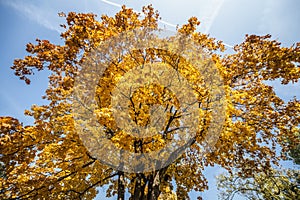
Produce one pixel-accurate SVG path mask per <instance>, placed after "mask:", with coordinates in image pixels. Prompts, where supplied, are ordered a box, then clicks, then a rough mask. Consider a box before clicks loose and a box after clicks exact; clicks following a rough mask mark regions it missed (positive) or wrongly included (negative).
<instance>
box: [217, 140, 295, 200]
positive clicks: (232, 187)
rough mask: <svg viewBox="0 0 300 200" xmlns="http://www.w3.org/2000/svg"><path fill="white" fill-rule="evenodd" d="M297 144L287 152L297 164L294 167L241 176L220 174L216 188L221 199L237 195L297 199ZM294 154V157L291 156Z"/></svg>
mask: <svg viewBox="0 0 300 200" xmlns="http://www.w3.org/2000/svg"><path fill="white" fill-rule="evenodd" d="M294 152H299V145H298V146H297V147H296V148H294V149H292V150H291V151H290V152H289V155H290V156H291V157H292V159H293V161H294V162H295V164H297V166H295V168H294V169H285V168H274V169H271V170H268V171H267V172H262V173H258V174H254V175H253V176H250V177H243V176H240V175H239V174H237V173H235V174H225V173H224V174H221V175H220V176H219V177H218V188H219V190H220V191H221V193H220V196H221V198H222V199H234V197H236V196H237V195H240V196H244V197H246V198H248V199H270V200H275V199H290V200H292V199H297V198H299V194H300V173H299V172H300V171H299V170H298V169H297V168H298V167H299V166H298V165H299V162H298V161H299V154H298V155H297V154H296V153H294ZM293 156H295V157H293Z"/></svg>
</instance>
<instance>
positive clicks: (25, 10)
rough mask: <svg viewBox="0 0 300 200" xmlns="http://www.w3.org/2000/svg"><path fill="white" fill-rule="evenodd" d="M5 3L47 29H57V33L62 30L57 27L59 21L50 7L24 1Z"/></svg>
mask: <svg viewBox="0 0 300 200" xmlns="http://www.w3.org/2000/svg"><path fill="white" fill-rule="evenodd" d="M5 4H6V5H8V6H10V7H12V8H14V9H15V10H16V11H18V12H20V13H22V14H24V15H25V16H26V17H27V18H29V19H30V20H33V21H35V22H37V23H38V24H39V25H41V26H43V27H45V28H47V29H50V30H54V31H57V32H58V33H61V31H62V29H61V28H60V27H59V24H60V22H59V18H58V16H57V14H56V15H55V16H56V18H55V17H54V15H53V12H51V11H52V10H51V9H50V10H49V9H48V10H47V9H41V8H40V7H38V6H36V5H34V4H31V3H25V2H24V1H13V0H11V1H6V2H5Z"/></svg>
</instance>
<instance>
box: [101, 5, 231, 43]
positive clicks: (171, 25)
mask: <svg viewBox="0 0 300 200" xmlns="http://www.w3.org/2000/svg"><path fill="white" fill-rule="evenodd" d="M100 1H102V2H104V3H107V4H109V5H112V6H115V7H118V8H121V7H122V5H121V4H118V3H114V2H112V1H108V0H100ZM223 3H224V0H222V2H221V3H219V4H218V5H217V8H216V9H215V11H214V12H213V14H212V17H211V19H210V22H209V23H208V26H207V28H206V30H205V33H207V32H208V31H209V29H210V27H211V25H212V23H213V21H214V20H215V18H216V16H217V15H218V13H219V10H220V8H221V7H222V5H223ZM134 11H135V12H138V13H139V11H136V10H134ZM142 14H143V13H142ZM158 21H159V22H160V23H162V24H165V25H167V26H170V27H173V28H176V27H177V25H175V24H172V23H169V22H166V21H164V20H158ZM223 44H224V45H225V46H227V47H229V48H233V46H232V45H229V44H226V43H223Z"/></svg>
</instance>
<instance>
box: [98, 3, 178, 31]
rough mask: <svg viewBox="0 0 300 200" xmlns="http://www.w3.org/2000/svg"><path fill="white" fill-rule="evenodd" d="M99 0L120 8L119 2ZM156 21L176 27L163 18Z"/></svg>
mask: <svg viewBox="0 0 300 200" xmlns="http://www.w3.org/2000/svg"><path fill="white" fill-rule="evenodd" d="M100 1H102V2H104V3H107V4H109V5H112V6H115V7H118V8H121V7H122V5H121V4H118V3H114V2H112V1H108V0H100ZM134 11H135V12H138V13H139V11H137V10H134ZM141 14H143V13H141ZM158 21H159V22H160V23H162V24H165V25H168V26H171V27H173V28H176V27H177V26H176V25H175V24H171V23H169V22H166V21H163V20H158Z"/></svg>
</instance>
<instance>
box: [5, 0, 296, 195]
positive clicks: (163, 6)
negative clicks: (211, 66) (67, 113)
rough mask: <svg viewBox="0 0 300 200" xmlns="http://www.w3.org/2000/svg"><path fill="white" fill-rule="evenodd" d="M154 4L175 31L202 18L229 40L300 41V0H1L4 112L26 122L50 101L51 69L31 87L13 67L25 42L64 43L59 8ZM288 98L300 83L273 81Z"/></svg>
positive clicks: (211, 172)
mask: <svg viewBox="0 0 300 200" xmlns="http://www.w3.org/2000/svg"><path fill="white" fill-rule="evenodd" d="M150 3H151V4H153V6H154V8H155V9H157V10H159V12H160V14H161V17H162V20H163V21H162V22H161V23H160V25H161V26H162V27H164V26H165V27H166V28H168V29H171V30H175V28H174V26H176V25H177V24H179V25H181V24H183V23H185V22H186V21H187V19H188V18H189V17H191V16H196V17H198V18H199V19H200V21H201V22H202V23H201V26H200V28H199V30H200V31H202V32H205V33H209V34H210V35H211V36H213V37H216V38H217V39H219V40H223V41H224V42H225V43H226V44H228V45H229V46H230V45H234V44H237V43H239V42H241V41H242V40H243V38H244V36H245V34H247V33H248V34H258V35H263V34H267V33H270V34H271V35H272V36H273V38H274V39H278V40H279V41H281V42H282V44H283V45H286V46H290V45H292V44H293V43H294V42H299V41H300V12H299V9H300V2H299V1H298V0H251V1H250V0H248V1H246V0H153V1H149V0H120V1H117V0H112V1H107V0H80V1H79V0H68V1H61V0H51V1H50V0H48V1H47V0H45V1H38V0H27V1H25V0H0V27H2V28H1V31H0V38H1V45H0V85H1V88H0V116H13V117H16V118H18V119H20V121H22V122H24V124H27V123H31V122H32V119H31V118H28V117H25V116H24V115H23V112H24V109H29V108H30V106H31V105H32V104H43V103H45V102H44V101H43V100H42V99H41V96H42V95H43V92H44V90H45V89H46V88H47V84H48V80H47V76H48V73H47V72H46V71H45V72H38V75H37V76H32V84H31V85H29V86H27V85H25V83H24V82H23V81H20V80H18V78H17V77H15V76H14V75H13V71H12V70H11V69H10V66H12V64H13V60H14V59H15V58H23V57H24V56H25V55H26V51H25V45H26V44H27V43H28V42H32V43H34V42H35V39H36V38H40V39H47V40H50V41H51V42H53V43H56V44H60V43H62V41H61V40H60V36H59V33H60V31H62V30H61V28H60V27H59V24H61V23H64V21H63V19H62V18H59V17H58V15H57V13H58V12H61V11H63V12H66V13H67V12H69V11H76V12H93V13H96V14H98V15H101V14H108V15H113V14H114V13H116V12H117V11H118V10H119V5H122V4H125V5H127V6H128V7H132V8H134V9H135V10H136V11H140V10H141V8H142V6H143V5H148V4H150ZM271 85H273V86H274V87H275V89H276V92H277V93H278V94H279V95H280V96H281V97H282V98H284V99H290V98H291V97H293V96H297V97H298V98H300V84H296V85H288V86H280V85H279V84H278V83H277V82H273V83H271ZM218 172H220V169H218V168H209V169H208V170H206V171H205V174H207V177H208V178H209V185H210V190H209V191H207V192H205V193H203V195H202V196H203V198H204V199H217V194H216V190H215V187H214V184H215V183H214V179H213V177H214V176H215V175H216V174H217V173H218Z"/></svg>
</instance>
